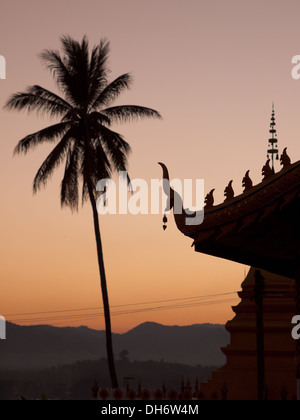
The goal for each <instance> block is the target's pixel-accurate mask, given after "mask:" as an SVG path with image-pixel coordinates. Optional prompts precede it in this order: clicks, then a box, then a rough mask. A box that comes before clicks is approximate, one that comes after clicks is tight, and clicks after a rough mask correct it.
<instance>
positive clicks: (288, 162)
mask: <svg viewBox="0 0 300 420" xmlns="http://www.w3.org/2000/svg"><path fill="white" fill-rule="evenodd" d="M280 164H281V165H282V166H283V169H285V168H287V167H288V166H291V158H290V157H289V155H288V154H287V147H286V148H285V149H284V151H283V153H282V155H281V158H280Z"/></svg>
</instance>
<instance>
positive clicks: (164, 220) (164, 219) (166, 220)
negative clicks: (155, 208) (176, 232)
mask: <svg viewBox="0 0 300 420" xmlns="http://www.w3.org/2000/svg"><path fill="white" fill-rule="evenodd" d="M163 223H164V225H163V230H166V229H167V223H168V218H167V216H166V215H164V218H163Z"/></svg>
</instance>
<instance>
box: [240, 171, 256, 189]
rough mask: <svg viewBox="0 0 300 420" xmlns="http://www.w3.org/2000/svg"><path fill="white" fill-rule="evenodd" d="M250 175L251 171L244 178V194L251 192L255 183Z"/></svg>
mask: <svg viewBox="0 0 300 420" xmlns="http://www.w3.org/2000/svg"><path fill="white" fill-rule="evenodd" d="M249 173H250V170H249V171H247V172H246V175H245V176H244V178H243V184H242V186H243V187H244V192H247V191H249V190H251V188H252V187H253V182H252V179H251V178H250V176H249Z"/></svg>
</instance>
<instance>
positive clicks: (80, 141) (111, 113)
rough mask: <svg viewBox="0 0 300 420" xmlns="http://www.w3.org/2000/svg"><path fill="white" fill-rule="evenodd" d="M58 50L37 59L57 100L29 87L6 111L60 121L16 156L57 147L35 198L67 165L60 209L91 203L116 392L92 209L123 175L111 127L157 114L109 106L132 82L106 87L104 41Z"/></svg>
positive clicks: (68, 41)
mask: <svg viewBox="0 0 300 420" xmlns="http://www.w3.org/2000/svg"><path fill="white" fill-rule="evenodd" d="M61 46H62V54H60V52H59V51H56V50H49V49H48V50H44V51H43V52H42V53H41V54H40V58H41V61H42V63H43V64H44V65H46V67H47V68H48V69H49V70H50V72H51V73H52V75H53V77H54V81H55V83H56V85H57V88H58V91H59V94H56V93H53V92H51V91H49V90H47V89H45V88H43V87H41V86H36V85H35V86H30V87H28V88H27V89H26V91H25V92H18V93H16V94H14V95H12V96H11V97H10V98H9V100H8V101H7V103H6V105H5V108H6V109H8V110H18V111H20V110H27V111H28V112H31V111H35V112H37V113H44V114H48V116H50V117H58V118H59V122H58V123H56V124H54V125H51V126H48V127H47V128H44V129H42V130H40V131H38V132H36V133H33V134H29V135H27V136H26V137H24V138H23V139H22V140H20V141H19V143H18V144H17V146H16V148H15V153H17V154H21V153H23V154H26V153H27V152H28V150H30V149H33V148H34V147H35V146H37V145H39V144H42V143H44V142H51V143H53V144H55V146H54V148H53V150H52V152H51V153H50V154H49V156H48V157H47V158H46V160H45V161H44V162H43V164H42V166H41V167H40V169H39V170H38V172H37V174H36V176H35V179H34V182H33V191H34V193H36V192H37V191H38V190H39V189H40V188H41V187H42V186H45V185H46V183H47V181H48V179H49V178H50V176H51V175H52V173H53V171H54V169H55V168H56V167H57V166H59V165H60V164H61V163H62V162H63V161H65V162H66V163H65V172H64V177H63V180H62V182H61V205H62V207H63V206H68V207H70V208H71V210H72V211H76V210H78V204H79V198H80V192H79V188H82V194H81V195H82V204H83V203H84V202H85V201H87V200H90V203H91V206H92V211H93V219H94V229H95V237H96V245H97V255H98V264H99V272H100V280H101V290H102V299H103V306H104V316H105V328H106V347H107V358H108V366H109V372H110V377H111V385H112V387H113V388H115V389H116V388H118V379H117V374H116V369H115V363H114V354H113V345H112V331H111V318H110V307H109V298H108V290H107V282H106V275H105V267H104V260H103V248H102V241H101V235H100V225H99V217H98V212H97V205H96V199H97V197H96V184H97V182H98V181H99V180H101V179H104V178H110V177H111V176H112V174H113V173H114V172H115V171H127V166H128V165H127V158H128V154H129V152H130V146H129V144H128V143H127V142H126V141H125V140H124V138H123V137H122V136H121V135H120V134H118V133H117V132H115V131H113V130H112V129H111V128H110V126H111V124H112V123H113V122H115V121H128V120H132V119H136V118H143V117H152V118H160V114H159V113H158V112H157V111H155V110H153V109H150V108H145V107H141V106H134V105H123V106H111V103H112V102H113V101H114V100H115V99H116V98H117V97H118V96H119V95H120V93H121V92H122V91H124V90H126V89H128V88H129V87H130V85H131V83H132V77H131V76H130V74H128V73H127V74H123V75H122V76H120V77H118V78H117V79H115V80H114V81H112V82H109V81H108V75H109V71H110V70H109V67H108V57H109V50H110V44H109V41H107V40H106V39H102V40H101V41H100V42H99V44H98V45H96V46H94V47H93V49H92V51H91V52H90V51H89V42H88V40H87V38H86V37H84V38H83V39H82V41H81V42H77V41H75V40H73V39H72V38H71V37H70V36H63V37H62V38H61ZM60 94H61V96H60Z"/></svg>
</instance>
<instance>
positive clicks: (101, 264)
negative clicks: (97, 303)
mask: <svg viewBox="0 0 300 420" xmlns="http://www.w3.org/2000/svg"><path fill="white" fill-rule="evenodd" d="M88 184H89V185H88V189H89V197H90V201H91V205H92V209H93V218H94V229H95V237H96V244H97V254H98V264H99V272H100V280H101V290H102V299H103V307H104V317H105V332H106V351H107V360H108V367H109V373H110V379H111V385H112V388H113V389H116V388H118V378H117V374H116V368H115V361H114V353H113V344H112V331H111V318H110V307H109V299H108V292H107V282H106V274H105V267H104V259H103V248H102V241H101V234H100V225H99V215H98V211H97V205H96V200H95V197H94V193H93V190H92V188H91V185H90V183H88Z"/></svg>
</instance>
